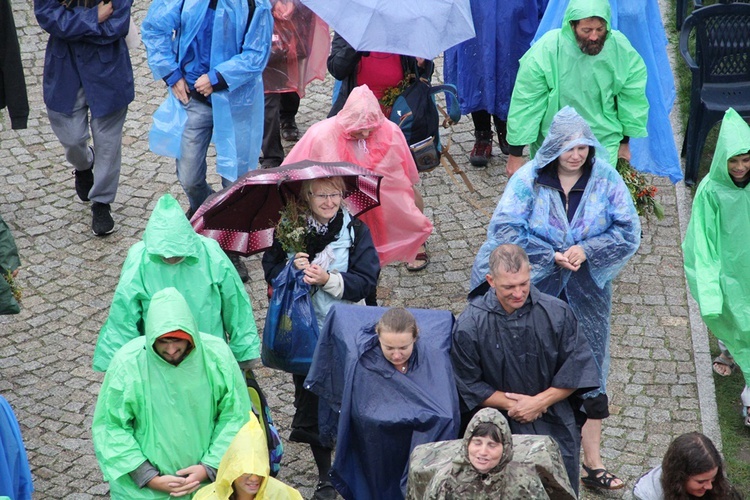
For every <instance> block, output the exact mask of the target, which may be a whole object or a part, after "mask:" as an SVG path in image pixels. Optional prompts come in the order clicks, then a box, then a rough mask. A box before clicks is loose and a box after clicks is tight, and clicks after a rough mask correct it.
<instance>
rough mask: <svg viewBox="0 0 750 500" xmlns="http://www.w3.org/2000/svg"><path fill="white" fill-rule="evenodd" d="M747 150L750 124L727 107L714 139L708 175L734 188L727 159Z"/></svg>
mask: <svg viewBox="0 0 750 500" xmlns="http://www.w3.org/2000/svg"><path fill="white" fill-rule="evenodd" d="M748 150H750V126H748V124H747V123H746V122H745V120H744V119H743V118H742V117H741V116H740V115H739V114H737V112H736V111H735V110H734V109H732V108H729V109H728V110H727V111H726V113H724V121H723V122H722V123H721V130H720V131H719V138H718V139H717V140H716V149H715V150H714V159H713V161H711V170H710V171H709V172H708V177H709V178H710V179H711V180H712V181H713V182H716V183H717V184H721V185H722V186H727V187H730V188H736V186H735V184H734V182H733V181H732V177H731V176H730V175H729V170H728V168H727V161H728V160H729V159H730V158H731V157H732V156H737V155H740V154H745V153H747V152H748ZM737 189H739V188H737Z"/></svg>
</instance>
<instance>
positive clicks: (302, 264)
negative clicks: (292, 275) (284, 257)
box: [294, 252, 310, 270]
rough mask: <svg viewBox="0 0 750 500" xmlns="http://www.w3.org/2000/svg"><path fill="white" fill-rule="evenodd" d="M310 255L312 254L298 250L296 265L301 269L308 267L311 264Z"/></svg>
mask: <svg viewBox="0 0 750 500" xmlns="http://www.w3.org/2000/svg"><path fill="white" fill-rule="evenodd" d="M308 257H310V256H309V255H308V254H306V253H305V252H297V253H296V254H294V267H295V268H296V269H300V270H302V269H307V267H308V266H309V265H310V261H309V260H308Z"/></svg>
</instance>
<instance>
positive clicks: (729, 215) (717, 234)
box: [682, 109, 750, 384]
mask: <svg viewBox="0 0 750 500" xmlns="http://www.w3.org/2000/svg"><path fill="white" fill-rule="evenodd" d="M748 150H750V127H748V125H747V124H746V123H745V121H744V120H743V119H742V117H740V115H738V114H737V113H736V112H735V111H734V110H733V109H729V110H727V112H726V114H725V115H724V121H723V123H722V125H721V131H720V132H719V139H718V140H717V142H716V150H715V152H714V159H713V162H711V170H710V171H709V173H708V175H707V176H706V177H705V178H704V179H703V181H702V182H701V184H700V186H698V191H697V192H696V194H695V199H694V200H693V214H692V216H691V217H690V223H689V225H688V229H687V233H686V234H685V241H683V242H682V252H683V255H684V259H685V275H686V276H687V280H688V284H689V285H690V292H691V293H692V294H693V297H694V298H695V300H696V302H698V305H699V306H700V309H701V316H703V321H705V322H706V326H708V328H710V329H711V331H712V332H713V333H714V335H716V337H718V338H719V339H721V340H722V341H723V342H724V344H726V346H727V348H728V349H729V352H730V353H731V354H732V356H734V360H735V361H736V362H737V364H738V365H739V366H740V368H741V369H742V373H743V374H744V375H745V383H746V384H750V306H748V303H749V302H750V187H745V188H739V187H737V186H736V185H735V184H734V182H733V181H732V178H731V177H730V176H729V170H728V169H727V160H728V159H729V158H731V157H732V156H736V155H738V154H743V153H747V152H748Z"/></svg>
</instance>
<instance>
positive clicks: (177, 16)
mask: <svg viewBox="0 0 750 500" xmlns="http://www.w3.org/2000/svg"><path fill="white" fill-rule="evenodd" d="M207 10H208V2H206V1H205V0H154V1H153V3H152V4H151V7H149V9H148V14H147V15H146V19H145V20H144V21H143V26H142V29H141V37H142V39H143V44H144V45H145V46H146V51H147V54H148V65H149V67H150V68H151V72H152V73H153V75H154V79H156V80H160V79H162V78H164V77H166V76H168V75H170V74H172V72H173V71H175V70H176V69H178V68H180V67H181V66H182V61H183V59H184V57H185V55H186V53H187V50H188V47H190V44H191V42H192V41H193V39H194V38H195V37H196V36H197V35H198V32H199V30H200V27H201V25H202V24H203V18H204V16H205V15H206V11H207ZM249 17H250V6H249V5H248V2H247V0H220V1H219V3H218V5H217V6H216V13H215V17H214V27H213V30H214V31H213V35H212V38H211V69H212V70H216V71H217V72H218V73H219V74H221V76H222V77H223V79H224V80H225V81H226V83H227V86H228V88H227V89H226V90H220V91H215V92H213V93H212V94H211V105H212V107H213V118H214V130H213V142H214V144H215V146H216V171H217V173H218V174H219V175H221V176H222V177H224V178H225V179H228V180H230V181H234V180H236V179H237V178H238V177H240V176H241V175H242V174H244V173H246V172H247V171H248V170H255V167H256V166H257V164H258V157H259V156H260V144H261V140H262V138H263V126H262V124H263V112H264V102H265V101H264V96H263V79H262V74H263V70H264V69H265V67H266V62H268V56H269V55H270V52H271V35H272V33H273V17H272V16H271V6H270V3H269V1H268V0H255V12H254V14H253V15H252V19H250V20H249V23H248V18H249ZM175 33H176V35H175ZM158 125H159V123H158V122H156V123H155V125H154V126H155V127H158ZM182 131H183V129H182V128H181V127H171V128H170V129H168V130H160V132H162V133H163V134H164V135H167V136H172V137H175V138H180V137H182Z"/></svg>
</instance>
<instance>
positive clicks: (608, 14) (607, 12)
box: [562, 0, 612, 40]
mask: <svg viewBox="0 0 750 500" xmlns="http://www.w3.org/2000/svg"><path fill="white" fill-rule="evenodd" d="M594 16H596V17H601V18H602V19H604V21H605V22H606V24H607V31H611V28H612V8H611V7H610V6H609V0H570V3H569V4H568V8H567V9H566V10H565V17H564V18H563V25H562V32H563V34H564V35H565V36H566V37H568V38H572V39H573V40H575V34H574V33H573V28H572V26H571V25H570V22H571V21H579V20H581V19H586V18H588V17H594ZM609 36H610V35H609V33H607V39H609Z"/></svg>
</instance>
